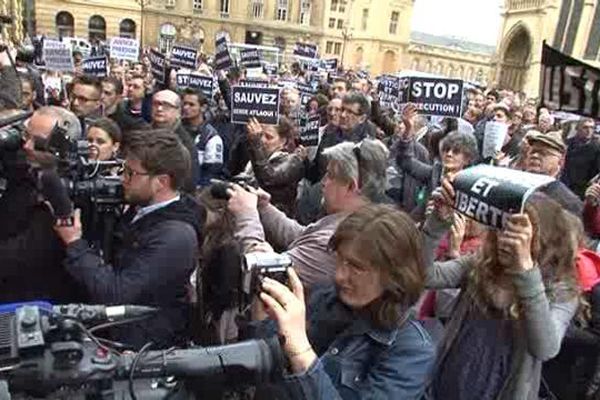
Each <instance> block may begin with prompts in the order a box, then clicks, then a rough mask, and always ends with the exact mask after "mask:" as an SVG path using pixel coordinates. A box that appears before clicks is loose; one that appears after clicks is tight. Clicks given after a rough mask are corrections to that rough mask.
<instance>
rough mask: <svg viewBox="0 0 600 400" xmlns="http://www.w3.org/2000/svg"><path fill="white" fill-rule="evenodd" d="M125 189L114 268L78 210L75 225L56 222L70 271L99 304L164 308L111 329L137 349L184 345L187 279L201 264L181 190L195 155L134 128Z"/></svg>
mask: <svg viewBox="0 0 600 400" xmlns="http://www.w3.org/2000/svg"><path fill="white" fill-rule="evenodd" d="M124 150H125V155H126V156H125V165H124V173H123V175H122V182H123V193H124V197H125V200H126V202H127V203H128V204H129V205H130V208H129V209H128V211H127V212H126V213H125V214H124V216H123V218H122V220H121V221H120V224H119V227H118V228H117V231H116V234H115V257H114V258H113V265H105V264H104V262H103V259H102V258H101V257H100V256H99V255H98V254H97V252H96V251H94V250H93V249H91V248H90V246H89V244H88V242H87V241H86V240H83V239H82V233H81V222H80V220H79V213H78V212H76V213H75V218H74V219H75V222H74V224H73V226H56V227H55V230H56V231H57V233H58V235H59V236H60V238H61V239H62V241H63V243H64V245H65V248H66V253H67V257H66V260H65V266H66V268H67V271H68V272H69V273H70V274H71V275H72V276H73V277H74V278H75V279H76V280H77V281H78V282H79V283H81V284H82V285H84V286H85V287H86V288H87V290H88V292H89V294H90V298H91V301H92V302H93V303H100V304H106V305H118V304H139V305H148V306H153V307H158V308H160V312H159V313H158V314H156V315H155V316H153V317H152V318H150V319H148V320H145V321H143V322H140V323H138V324H131V325H129V324H128V325H127V326H126V327H124V328H123V329H119V330H115V331H113V332H112V334H113V338H114V339H116V340H118V341H121V342H123V343H127V344H130V345H132V346H134V347H135V348H137V349H139V348H140V347H141V346H143V345H144V344H145V343H147V342H149V341H152V342H153V343H154V347H155V348H167V347H171V346H177V345H183V344H184V343H185V341H186V338H187V324H188V319H189V314H188V313H189V308H188V303H187V301H186V294H187V290H186V287H187V284H188V282H189V278H190V275H191V273H192V271H193V270H194V268H195V266H196V256H197V254H196V252H197V249H198V243H199V237H200V227H199V221H200V218H199V215H198V214H197V207H196V205H195V202H194V199H193V198H192V197H191V196H188V195H185V194H183V193H181V189H182V187H183V184H184V182H185V179H186V176H187V175H189V170H190V156H189V154H188V152H187V150H186V149H185V147H183V145H182V144H181V142H180V141H179V140H178V139H177V137H175V135H173V133H172V132H170V131H169V130H150V131H139V132H132V133H130V135H129V138H128V140H127V142H126V144H125V149H124Z"/></svg>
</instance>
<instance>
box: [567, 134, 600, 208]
mask: <svg viewBox="0 0 600 400" xmlns="http://www.w3.org/2000/svg"><path fill="white" fill-rule="evenodd" d="M599 172H600V139H599V138H597V137H592V139H591V140H589V141H587V142H584V141H582V140H581V139H578V138H576V137H574V138H571V139H569V140H567V155H566V159H565V167H564V169H563V172H562V176H561V180H562V181H563V182H564V184H565V185H567V186H568V187H569V189H571V190H572V191H573V192H574V193H575V194H576V195H577V196H579V197H580V198H582V199H583V197H584V196H585V190H586V189H587V187H588V183H589V181H590V179H592V178H593V177H594V176H596V175H597V174H598V173H599Z"/></svg>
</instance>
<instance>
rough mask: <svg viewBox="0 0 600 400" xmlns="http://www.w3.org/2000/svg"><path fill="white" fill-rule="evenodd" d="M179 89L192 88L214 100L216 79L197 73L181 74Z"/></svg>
mask: <svg viewBox="0 0 600 400" xmlns="http://www.w3.org/2000/svg"><path fill="white" fill-rule="evenodd" d="M177 87H178V88H179V89H184V88H191V89H195V90H197V91H198V92H200V93H202V95H204V96H205V97H207V98H209V99H210V98H212V96H213V91H214V79H213V78H212V76H204V75H200V74H195V73H193V72H192V73H187V72H179V73H178V74H177Z"/></svg>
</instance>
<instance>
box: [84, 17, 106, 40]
mask: <svg viewBox="0 0 600 400" xmlns="http://www.w3.org/2000/svg"><path fill="white" fill-rule="evenodd" d="M88 35H89V39H90V42H93V41H95V40H103V41H104V40H106V21H105V20H104V18H103V17H101V16H100V15H92V16H91V17H90V22H89V23H88Z"/></svg>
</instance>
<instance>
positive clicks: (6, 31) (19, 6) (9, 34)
mask: <svg viewBox="0 0 600 400" xmlns="http://www.w3.org/2000/svg"><path fill="white" fill-rule="evenodd" d="M26 12H27V4H26V1H25V0H0V15H2V16H6V17H10V18H12V23H10V24H3V25H0V28H1V30H2V38H3V39H4V40H12V41H13V42H15V43H19V42H21V41H22V40H23V38H24V36H25V29H26V27H25V25H24V23H23V21H24V17H25V16H26Z"/></svg>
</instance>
